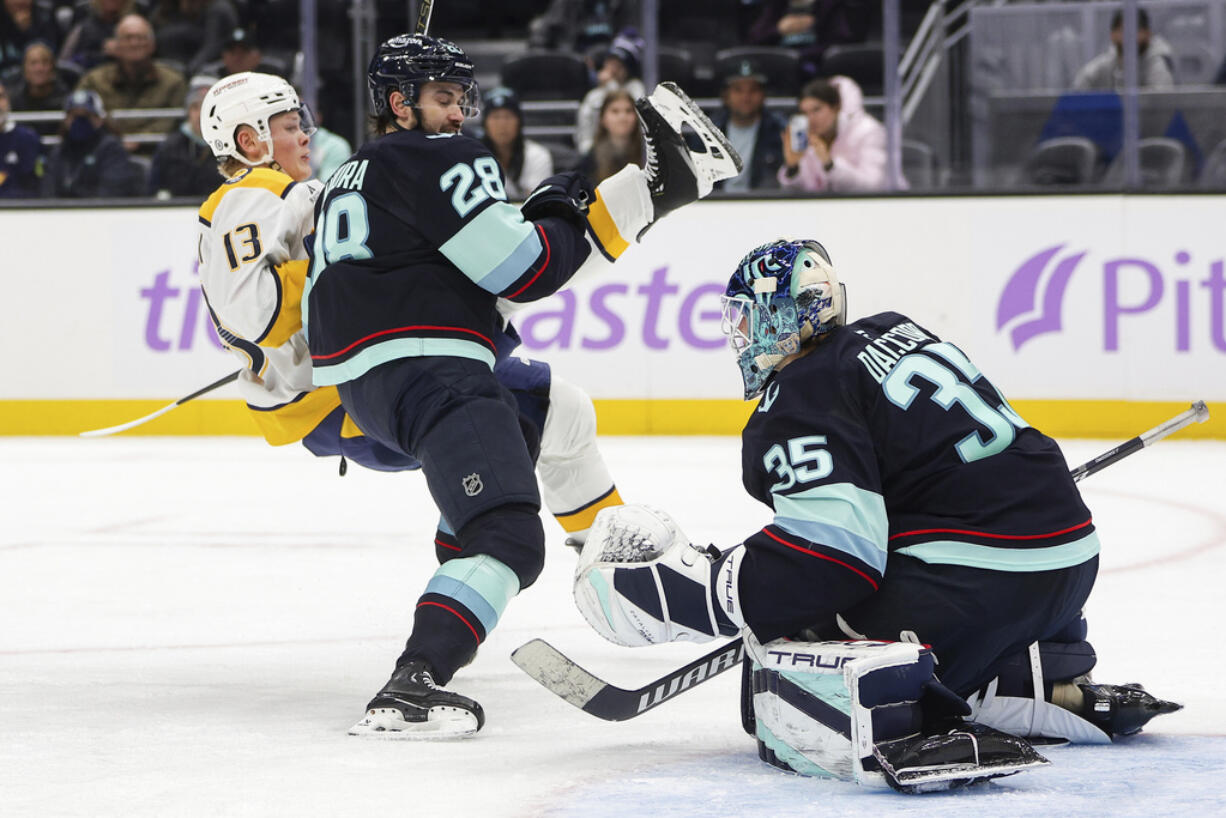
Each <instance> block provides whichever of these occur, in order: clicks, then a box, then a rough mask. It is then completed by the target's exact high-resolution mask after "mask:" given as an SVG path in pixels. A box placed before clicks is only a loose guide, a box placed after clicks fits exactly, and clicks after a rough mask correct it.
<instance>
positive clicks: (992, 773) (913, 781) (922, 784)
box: [890, 756, 1051, 794]
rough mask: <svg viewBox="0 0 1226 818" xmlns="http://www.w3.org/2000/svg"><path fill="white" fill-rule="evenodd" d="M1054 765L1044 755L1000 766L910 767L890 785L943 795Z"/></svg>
mask: <svg viewBox="0 0 1226 818" xmlns="http://www.w3.org/2000/svg"><path fill="white" fill-rule="evenodd" d="M1050 763H1051V762H1050V761H1048V760H1047V759H1045V758H1042V757H1041V756H1040V757H1039V758H1037V759H1034V760H1028V761H1019V762H1013V763H1006V764H997V765H982V766H981V765H974V764H971V765H961V764H953V765H934V766H932V767H910V768H908V769H906V770H900V771H899V772H898V773H897V778H895V779H894V780H893V781H890V786H892V787H894V788H895V789H897V790H900V791H902V792H906V793H914V794H919V793H926V792H943V791H945V790H951V789H958V788H961V787H966V786H970V785H972V784H980V783H982V782H984V781H988V780H991V779H993V778H1003V777H1005V776H1008V775H1016V774H1017V773H1020V772H1024V771H1026V770H1033V769H1035V768H1037V767H1046V766H1047V765H1048V764H1050Z"/></svg>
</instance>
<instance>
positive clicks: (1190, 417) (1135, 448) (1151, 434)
mask: <svg viewBox="0 0 1226 818" xmlns="http://www.w3.org/2000/svg"><path fill="white" fill-rule="evenodd" d="M1208 419H1209V408H1208V407H1207V406H1205V402H1204V401H1203V400H1198V401H1196V402H1195V403H1193V404H1192V406H1191V407H1189V408H1188V409H1185V410H1184V411H1182V412H1180V413H1179V414H1178V415H1176V416H1175V417H1173V418H1171V419H1170V420H1168V421H1166V422H1165V423H1159V424H1158V425H1157V426H1155V427H1154V428H1152V429H1150V430H1149V431H1148V432H1142V433H1141V434H1139V435H1137V436H1136V437H1134V438H1132V439H1131V440H1128V441H1125V442H1124V443H1121V444H1120V445H1118V446H1116V447H1115V448H1114V449H1111V450H1110V451H1106V452H1103V453H1102V454H1100V455H1099V456H1098V457H1096V458H1094V459H1093V460H1087V461H1086V462H1085V463H1082V464H1081V465H1080V466H1078V467H1077V468H1075V469H1073V471H1072V475H1073V480H1074V481H1080V480H1081V479H1082V478H1083V477H1089V476H1090V475H1091V474H1094V473H1096V472H1100V471H1102V470H1103V469H1105V468H1107V467H1108V466H1110V465H1111V464H1112V463H1118V462H1120V461H1121V460H1123V459H1124V458H1125V457H1127V456H1128V455H1130V454H1133V453H1134V452H1139V451H1141V450H1142V449H1144V448H1145V447H1146V446H1152V445H1153V444H1155V443H1157V442H1158V441H1159V440H1161V439H1162V438H1164V437H1166V436H1167V435H1170V434H1173V433H1175V432H1178V431H1179V430H1180V429H1182V428H1183V427H1185V426H1190V425H1191V424H1192V423H1193V422H1195V423H1204V422H1205V421H1206V420H1208Z"/></svg>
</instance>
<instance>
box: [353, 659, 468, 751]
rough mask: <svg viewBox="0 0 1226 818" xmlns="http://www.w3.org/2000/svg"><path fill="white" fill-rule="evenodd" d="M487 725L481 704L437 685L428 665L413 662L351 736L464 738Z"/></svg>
mask: <svg viewBox="0 0 1226 818" xmlns="http://www.w3.org/2000/svg"><path fill="white" fill-rule="evenodd" d="M484 723H485V713H484V712H483V711H482V710H481V705H479V704H477V703H476V702H475V701H473V700H472V699H470V698H468V697H467V696H461V695H459V694H458V693H452V692H450V691H448V690H444V689H443V688H441V687H439V686H438V685H436V684H435V683H434V677H433V674H432V672H431V670H430V667H429V666H428V665H427V664H426V663H425V662H410V663H409V664H407V665H405V666H404V667H400V668H397V669H396V672H395V673H393V674H392V678H391V679H390V680H389V681H388V683H387V684H385V685H384V686H383V689H382V690H380V691H379V693H378V695H376V696H375V697H374V698H373V699H371V700H370V704H368V705H366V716H365V718H363V719H362V720H361V721H359V722H358V723H357V724H355V725H353V727H350V728H349V735H351V736H375V737H379V738H396V739H449V738H465V737H467V736H471V735H473V734H475V733H476V732H477V731H478V730H480V729H481V726H482V725H483V724H484Z"/></svg>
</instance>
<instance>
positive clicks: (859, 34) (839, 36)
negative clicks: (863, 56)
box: [748, 0, 871, 79]
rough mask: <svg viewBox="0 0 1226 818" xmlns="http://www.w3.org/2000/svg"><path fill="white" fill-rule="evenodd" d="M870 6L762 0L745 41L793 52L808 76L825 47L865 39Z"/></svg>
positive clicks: (853, 1) (859, 1) (852, 1)
mask: <svg viewBox="0 0 1226 818" xmlns="http://www.w3.org/2000/svg"><path fill="white" fill-rule="evenodd" d="M870 8H871V4H870V3H868V2H867V0H764V2H763V3H762V13H761V15H760V16H759V17H758V19H757V20H756V21H755V22H754V24H753V25H752V26H751V27H750V29H749V36H748V40H749V42H750V43H752V44H754V45H779V46H783V47H784V48H790V49H791V50H793V51H795V52H796V56H797V57H799V58H800V71H801V74H802V75H803V76H804V77H805V78H806V79H808V78H811V77H815V76H817V75H818V73H819V71H820V70H821V63H822V55H824V54H825V53H826V49H827V48H829V47H830V46H832V45H837V44H839V43H862V42H864V41H865V40H866V39H867V38H868V35H869V31H868V28H869V16H870V15H869V11H870Z"/></svg>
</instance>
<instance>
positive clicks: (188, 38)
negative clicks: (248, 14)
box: [149, 0, 238, 75]
mask: <svg viewBox="0 0 1226 818" xmlns="http://www.w3.org/2000/svg"><path fill="white" fill-rule="evenodd" d="M149 22H150V23H152V24H153V28H154V30H156V31H157V39H158V56H159V57H160V58H162V59H163V60H174V61H176V62H177V63H179V66H180V67H182V68H183V69H184V70H186V71H187V73H188V75H192V74H195V73H197V72H198V71H199V70H200V67H201V66H203V65H204V64H205V63H207V62H210V61H212V60H216V59H217V58H218V57H219V56H221V49H222V46H223V45H225V43H226V40H227V38H229V36H230V33H231V32H232V31H234V29H235V27H237V26H238V12H237V11H236V10H235V8H234V4H233V3H231V2H230V0H157V3H156V5H155V7H154V9H153V13H152V14H151V15H150V16H149Z"/></svg>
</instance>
